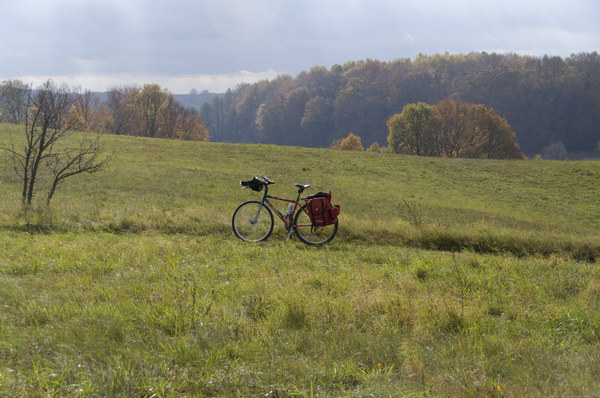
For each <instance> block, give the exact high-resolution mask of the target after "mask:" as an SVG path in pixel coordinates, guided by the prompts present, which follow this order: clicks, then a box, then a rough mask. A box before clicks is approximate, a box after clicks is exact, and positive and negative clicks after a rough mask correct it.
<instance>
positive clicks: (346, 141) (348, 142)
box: [331, 133, 365, 151]
mask: <svg viewBox="0 0 600 398" xmlns="http://www.w3.org/2000/svg"><path fill="white" fill-rule="evenodd" d="M331 148H332V149H341V150H343V151H364V150H365V148H363V146H362V143H361V139H360V137H359V136H357V135H356V134H353V133H350V134H348V135H347V136H346V137H344V138H341V139H339V140H336V141H335V142H334V143H333V145H332V146H331Z"/></svg>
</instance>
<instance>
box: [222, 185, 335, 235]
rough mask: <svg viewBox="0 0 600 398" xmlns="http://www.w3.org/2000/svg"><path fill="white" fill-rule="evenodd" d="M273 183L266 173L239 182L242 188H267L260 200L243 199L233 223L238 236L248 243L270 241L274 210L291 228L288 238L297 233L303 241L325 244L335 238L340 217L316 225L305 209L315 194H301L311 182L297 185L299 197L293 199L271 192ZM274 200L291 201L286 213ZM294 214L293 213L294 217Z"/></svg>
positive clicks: (287, 228)
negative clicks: (277, 206) (245, 200)
mask: <svg viewBox="0 0 600 398" xmlns="http://www.w3.org/2000/svg"><path fill="white" fill-rule="evenodd" d="M272 184H275V182H274V181H271V180H269V179H268V178H267V177H265V176H262V178H258V177H254V179H252V180H251V181H242V182H241V183H240V186H241V187H242V188H245V189H246V188H250V189H252V190H254V191H258V192H260V191H262V190H263V188H264V194H263V196H262V199H261V200H260V201H257V200H250V201H247V202H244V203H242V204H241V205H239V206H238V208H237V209H236V210H235V212H234V213H233V218H232V220H231V225H232V227H233V232H234V233H235V235H236V236H237V237H238V238H240V239H241V240H243V241H245V242H262V241H264V240H267V239H268V238H269V236H271V233H272V232H273V227H274V224H275V221H274V218H273V213H275V214H276V215H277V217H279V219H280V220H281V221H282V222H283V224H284V227H285V229H286V231H288V235H287V238H288V239H289V238H290V237H291V235H292V233H294V234H295V235H296V236H297V237H298V239H300V241H302V242H304V243H305V244H307V245H311V246H322V245H324V244H326V243H328V242H330V241H331V240H332V239H333V237H334V236H335V235H336V233H337V230H338V221H337V219H336V220H335V223H333V224H330V225H325V226H315V225H313V223H312V221H311V218H310V216H309V214H308V211H307V209H306V206H307V203H308V201H309V200H310V199H311V198H312V197H311V196H307V197H301V195H302V193H303V192H304V191H305V190H306V189H308V188H310V187H311V185H304V184H294V186H295V187H296V188H298V196H297V197H296V199H295V200H294V199H286V198H281V197H277V196H272V195H269V185H272ZM271 200H278V201H282V202H286V203H289V204H288V209H287V212H286V213H285V214H282V213H281V212H280V211H279V210H278V209H277V208H276V207H275V205H273V203H271ZM294 213H295V215H294ZM292 215H294V216H293V217H292Z"/></svg>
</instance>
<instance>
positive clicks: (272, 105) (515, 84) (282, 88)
mask: <svg viewBox="0 0 600 398" xmlns="http://www.w3.org/2000/svg"><path fill="white" fill-rule="evenodd" d="M447 98H451V99H454V100H458V101H464V102H469V103H474V104H483V105H485V106H486V107H489V108H492V109H494V111H495V112H496V113H497V114H498V115H500V116H501V117H503V118H505V119H506V120H507V121H508V123H509V124H510V126H511V128H512V130H513V131H514V132H515V134H516V138H517V142H518V144H519V146H520V148H521V150H522V152H523V153H525V154H530V155H533V154H536V153H539V152H541V151H542V150H543V149H544V148H546V147H549V146H552V145H555V144H556V143H560V144H561V145H564V147H565V148H566V149H567V150H568V151H570V152H575V151H578V152H579V151H587V152H591V151H594V150H595V149H596V144H597V142H598V140H599V139H600V127H599V126H600V55H599V54H598V53H596V52H592V53H581V54H574V55H572V56H571V57H568V58H562V57H551V56H544V57H533V56H524V55H516V54H496V53H491V54H488V53H469V54H466V55H462V54H461V55H451V54H447V53H446V54H437V55H430V56H428V55H419V56H417V57H416V58H415V59H414V60H411V59H396V60H393V61H390V62H381V61H377V60H371V59H367V60H363V61H356V62H355V61H353V62H347V63H345V64H343V65H333V66H332V67H330V68H329V69H328V68H326V67H322V66H315V67H313V68H311V69H310V70H309V71H303V72H301V73H299V74H298V75H297V76H295V77H293V76H290V75H280V76H279V77H277V78H276V79H273V80H270V81H266V80H265V81H260V82H258V83H255V84H241V85H238V86H237V87H235V88H234V89H230V90H228V91H227V92H226V93H225V94H224V95H223V96H219V97H216V98H213V100H212V101H210V102H208V103H205V104H204V105H203V106H202V108H201V112H200V114H201V115H202V118H203V119H204V121H205V123H206V124H207V126H208V127H209V130H210V134H211V140H212V141H220V142H249V143H266V144H280V145H298V146H307V147H329V146H331V145H332V144H333V143H334V142H335V141H336V140H339V139H341V138H342V137H345V136H347V135H348V134H349V133H353V134H355V135H357V136H359V137H361V139H362V143H363V145H364V146H365V147H368V146H369V145H371V144H372V143H374V142H377V143H378V144H381V145H387V136H388V127H387V125H386V122H387V121H388V120H389V119H390V117H392V116H393V115H394V114H398V113H400V112H401V111H402V109H403V107H404V106H405V105H407V104H410V103H417V102H424V103H427V104H431V105H434V104H437V103H439V102H441V101H443V100H444V99H447Z"/></svg>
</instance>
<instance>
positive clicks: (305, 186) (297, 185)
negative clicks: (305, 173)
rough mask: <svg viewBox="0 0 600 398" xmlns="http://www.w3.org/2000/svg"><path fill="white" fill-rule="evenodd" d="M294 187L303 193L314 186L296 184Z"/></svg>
mask: <svg viewBox="0 0 600 398" xmlns="http://www.w3.org/2000/svg"><path fill="white" fill-rule="evenodd" d="M294 186H295V187H296V188H298V192H302V191H304V190H305V189H307V188H310V187H311V186H312V185H310V184H307V185H303V184H294Z"/></svg>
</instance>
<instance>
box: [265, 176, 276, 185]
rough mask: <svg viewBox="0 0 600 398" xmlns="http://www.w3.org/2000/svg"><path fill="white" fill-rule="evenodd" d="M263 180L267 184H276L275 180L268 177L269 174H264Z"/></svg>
mask: <svg viewBox="0 0 600 398" xmlns="http://www.w3.org/2000/svg"><path fill="white" fill-rule="evenodd" d="M262 179H263V182H264V183H265V184H267V185H269V184H275V181H271V180H269V179H268V178H267V176H262Z"/></svg>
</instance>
